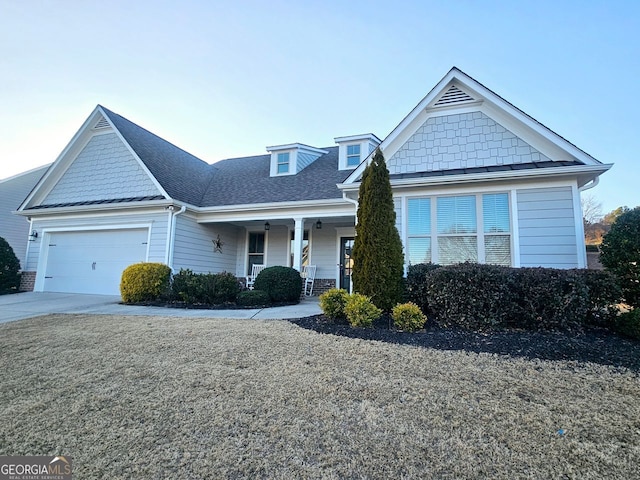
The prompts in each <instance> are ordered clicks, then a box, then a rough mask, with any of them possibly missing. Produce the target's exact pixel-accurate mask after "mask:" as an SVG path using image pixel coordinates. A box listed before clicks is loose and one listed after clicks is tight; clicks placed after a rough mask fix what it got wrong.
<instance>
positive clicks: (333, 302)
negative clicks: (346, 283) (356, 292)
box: [320, 288, 349, 318]
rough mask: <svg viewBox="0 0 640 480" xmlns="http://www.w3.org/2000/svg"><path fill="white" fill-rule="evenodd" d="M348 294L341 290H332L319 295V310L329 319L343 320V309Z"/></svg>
mask: <svg viewBox="0 0 640 480" xmlns="http://www.w3.org/2000/svg"><path fill="white" fill-rule="evenodd" d="M348 297H349V294H348V293H347V291H346V290H344V289H342V288H332V289H331V290H328V291H327V292H325V293H323V294H322V295H320V308H321V309H322V312H323V313H324V314H325V315H326V316H327V317H329V318H345V313H344V307H345V304H346V303H347V298H348Z"/></svg>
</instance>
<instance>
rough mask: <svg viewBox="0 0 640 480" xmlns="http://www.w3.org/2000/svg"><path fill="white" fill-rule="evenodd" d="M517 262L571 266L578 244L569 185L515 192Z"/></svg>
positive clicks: (557, 266)
mask: <svg viewBox="0 0 640 480" xmlns="http://www.w3.org/2000/svg"><path fill="white" fill-rule="evenodd" d="M517 204H518V212H517V214H518V233H519V237H520V265H521V266H523V267H538V266H541V267H553V268H575V267H577V266H578V246H577V243H576V225H575V215H574V210H573V191H572V189H571V187H569V186H567V187H550V188H535V189H522V190H518V191H517Z"/></svg>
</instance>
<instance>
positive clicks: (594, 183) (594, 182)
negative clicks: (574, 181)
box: [578, 177, 600, 192]
mask: <svg viewBox="0 0 640 480" xmlns="http://www.w3.org/2000/svg"><path fill="white" fill-rule="evenodd" d="M599 183H600V177H596V178H594V179H593V180H591V181H590V182H589V183H587V184H585V185H583V186H581V187H580V188H579V189H578V190H579V191H580V192H584V191H585V190H589V189H591V188H593V187H596V186H597V185H598V184H599Z"/></svg>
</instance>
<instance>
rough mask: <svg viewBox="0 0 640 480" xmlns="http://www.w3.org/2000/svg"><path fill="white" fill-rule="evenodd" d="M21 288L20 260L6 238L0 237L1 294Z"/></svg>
mask: <svg viewBox="0 0 640 480" xmlns="http://www.w3.org/2000/svg"><path fill="white" fill-rule="evenodd" d="M19 288H20V261H19V260H18V257H16V254H15V253H14V251H13V248H11V245H9V242H7V241H6V240H5V239H4V238H2V237H0V295H2V294H5V293H14V292H17V291H18V289H19Z"/></svg>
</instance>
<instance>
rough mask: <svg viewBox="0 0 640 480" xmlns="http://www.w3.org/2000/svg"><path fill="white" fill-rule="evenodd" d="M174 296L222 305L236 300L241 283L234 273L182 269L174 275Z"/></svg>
mask: <svg viewBox="0 0 640 480" xmlns="http://www.w3.org/2000/svg"><path fill="white" fill-rule="evenodd" d="M171 293H172V298H174V299H176V300H182V301H184V302H187V303H194V304H195V303H204V304H208V305H220V304H223V303H231V302H235V301H236V297H237V296H238V293H240V284H239V283H238V280H237V279H236V277H235V276H234V275H232V274H231V273H228V272H222V273H193V272H192V271H191V270H189V269H181V270H180V271H179V272H178V273H177V274H175V275H174V276H173V283H172V285H171Z"/></svg>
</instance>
